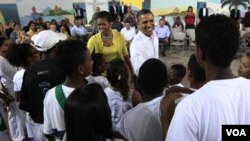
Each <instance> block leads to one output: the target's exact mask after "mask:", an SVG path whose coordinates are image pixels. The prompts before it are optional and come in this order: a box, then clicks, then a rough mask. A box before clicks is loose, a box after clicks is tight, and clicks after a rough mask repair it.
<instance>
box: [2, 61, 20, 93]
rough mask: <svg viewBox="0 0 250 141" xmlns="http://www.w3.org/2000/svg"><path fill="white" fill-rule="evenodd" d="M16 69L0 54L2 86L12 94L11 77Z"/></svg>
mask: <svg viewBox="0 0 250 141" xmlns="http://www.w3.org/2000/svg"><path fill="white" fill-rule="evenodd" d="M16 71H17V68H16V67H14V66H12V65H11V64H10V63H9V62H8V60H6V59H5V58H4V57H2V56H0V77H1V82H2V84H3V85H4V87H5V88H6V89H7V90H8V93H9V94H10V95H14V83H13V77H14V75H15V73H16Z"/></svg>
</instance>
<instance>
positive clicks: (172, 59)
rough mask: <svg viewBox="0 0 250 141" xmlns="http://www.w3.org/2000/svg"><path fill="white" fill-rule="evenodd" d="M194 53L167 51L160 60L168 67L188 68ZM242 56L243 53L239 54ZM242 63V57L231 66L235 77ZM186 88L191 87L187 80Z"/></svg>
mask: <svg viewBox="0 0 250 141" xmlns="http://www.w3.org/2000/svg"><path fill="white" fill-rule="evenodd" d="M192 53H194V50H192V51H190V52H189V51H188V50H183V49H180V50H173V51H171V53H170V52H169V51H167V53H166V56H165V57H162V56H160V60H162V61H163V62H164V64H166V65H167V67H170V66H171V65H172V64H177V63H181V64H183V65H185V66H187V62H188V59H189V56H190V55H191V54H192ZM239 54H241V53H239ZM239 63H240V56H238V57H236V58H235V59H234V60H233V62H232V64H231V68H232V71H233V73H234V74H235V75H237V74H238V73H237V69H238V66H239ZM182 83H183V84H184V85H185V86H189V82H188V81H187V79H186V78H185V79H184V80H183V82H182Z"/></svg>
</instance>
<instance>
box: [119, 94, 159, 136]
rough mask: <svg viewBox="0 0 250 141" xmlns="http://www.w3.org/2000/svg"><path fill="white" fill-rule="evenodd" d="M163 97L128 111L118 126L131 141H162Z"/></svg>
mask: <svg viewBox="0 0 250 141" xmlns="http://www.w3.org/2000/svg"><path fill="white" fill-rule="evenodd" d="M162 98H163V96H160V97H158V98H155V99H153V100H151V101H149V102H145V103H141V104H139V105H137V106H136V107H134V108H133V109H131V110H130V111H128V112H127V113H126V114H125V115H124V116H123V118H122V119H121V120H120V122H119V123H118V125H117V129H118V131H119V132H120V133H121V134H122V135H123V136H124V137H125V138H127V139H128V140H129V141H162V140H163V139H162V126H161V119H160V117H161V112H160V102H161V100H162Z"/></svg>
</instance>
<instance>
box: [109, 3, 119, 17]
mask: <svg viewBox="0 0 250 141" xmlns="http://www.w3.org/2000/svg"><path fill="white" fill-rule="evenodd" d="M115 8H116V12H117V14H119V9H118V7H117V6H115ZM109 12H110V14H111V15H112V16H114V15H115V10H114V7H113V5H111V6H110V7H109Z"/></svg>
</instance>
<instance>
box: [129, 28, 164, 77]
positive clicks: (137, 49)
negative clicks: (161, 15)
mask: <svg viewBox="0 0 250 141" xmlns="http://www.w3.org/2000/svg"><path fill="white" fill-rule="evenodd" d="M130 56H131V57H130V60H131V63H132V65H133V67H134V71H135V73H136V75H138V73H139V69H140V67H141V65H142V64H143V63H144V62H145V61H146V60H148V59H150V58H156V59H158V58H159V39H158V37H157V35H156V33H155V32H153V34H152V35H151V37H148V36H146V35H145V34H144V33H142V32H141V31H139V32H138V33H137V34H136V35H135V37H134V39H133V41H132V43H131V45H130Z"/></svg>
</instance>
